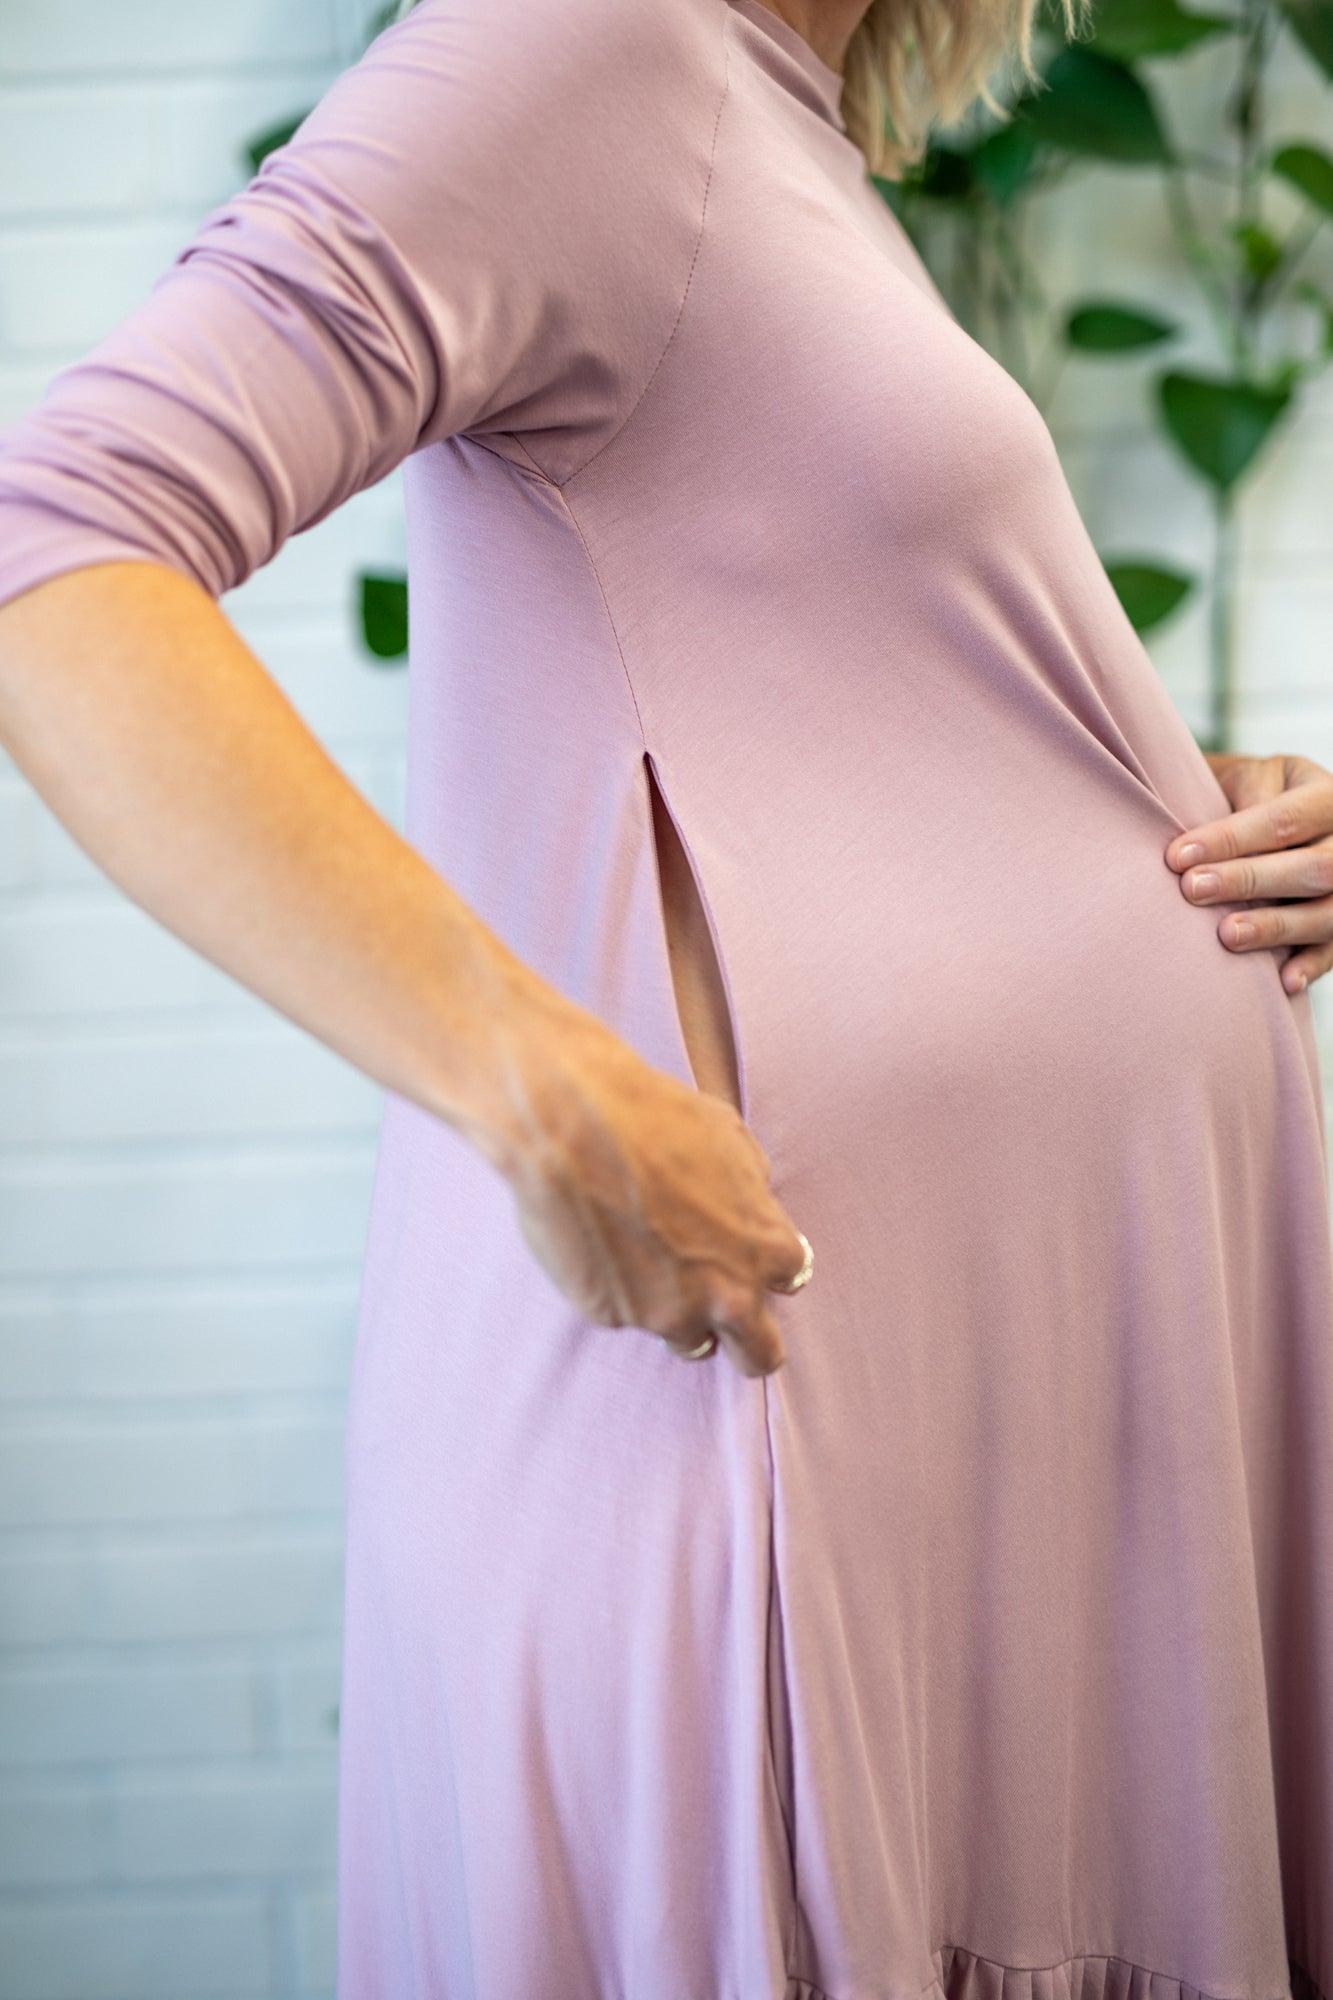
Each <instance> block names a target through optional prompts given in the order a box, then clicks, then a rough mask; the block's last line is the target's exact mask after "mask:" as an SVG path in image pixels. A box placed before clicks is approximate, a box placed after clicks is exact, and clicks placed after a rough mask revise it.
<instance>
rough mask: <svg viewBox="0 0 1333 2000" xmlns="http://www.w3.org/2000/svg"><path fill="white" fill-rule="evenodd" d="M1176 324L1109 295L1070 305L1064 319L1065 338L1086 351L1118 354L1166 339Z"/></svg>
mask: <svg viewBox="0 0 1333 2000" xmlns="http://www.w3.org/2000/svg"><path fill="white" fill-rule="evenodd" d="M1179 330H1180V329H1179V328H1178V327H1177V326H1176V325H1175V324H1174V323H1173V322H1172V321H1171V320H1169V319H1159V318H1158V317H1157V315H1156V314H1155V313H1147V312H1142V311H1140V309H1139V308H1138V307H1137V306H1118V305H1116V304H1115V303H1114V301H1113V300H1109V299H1089V300H1086V301H1085V302H1084V304H1082V305H1081V306H1074V307H1073V308H1072V309H1071V311H1070V313H1069V317H1068V319H1067V320H1066V321H1065V339H1066V340H1067V341H1068V342H1069V345H1070V346H1071V347H1076V348H1079V349H1080V350H1081V351H1082V352H1083V353H1086V354H1121V353H1123V352H1124V351H1125V350H1126V349H1127V348H1134V347H1154V346H1156V344H1157V342H1158V341H1159V340H1170V339H1171V338H1172V336H1173V335H1174V334H1176V333H1178V332H1179Z"/></svg>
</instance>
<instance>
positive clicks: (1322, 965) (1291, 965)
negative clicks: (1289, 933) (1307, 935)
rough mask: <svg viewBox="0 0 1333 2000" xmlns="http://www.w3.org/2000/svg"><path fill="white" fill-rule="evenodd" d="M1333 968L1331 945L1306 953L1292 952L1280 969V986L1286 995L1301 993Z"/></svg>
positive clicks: (1314, 948) (1332, 945) (1318, 946)
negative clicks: (1284, 989)
mask: <svg viewBox="0 0 1333 2000" xmlns="http://www.w3.org/2000/svg"><path fill="white" fill-rule="evenodd" d="M1331 967H1333V944H1321V945H1317V946H1313V947H1311V948H1310V949H1309V950H1308V951H1293V953H1292V954H1291V957H1290V958H1289V959H1288V960H1287V961H1286V963H1285V964H1284V966H1283V967H1282V984H1283V985H1284V986H1285V987H1286V989H1287V991H1288V993H1303V992H1304V991H1305V989H1306V987H1307V986H1309V985H1310V984H1311V983H1312V982H1313V981H1314V980H1316V979H1322V978H1323V976H1324V974H1325V973H1326V972H1327V971H1329V969H1330V968H1331Z"/></svg>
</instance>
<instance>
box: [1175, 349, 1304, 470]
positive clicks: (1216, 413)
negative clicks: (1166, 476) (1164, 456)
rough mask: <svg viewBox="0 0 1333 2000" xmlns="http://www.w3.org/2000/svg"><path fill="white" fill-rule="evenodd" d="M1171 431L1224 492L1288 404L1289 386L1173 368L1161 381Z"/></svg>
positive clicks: (1185, 452) (1194, 463)
mask: <svg viewBox="0 0 1333 2000" xmlns="http://www.w3.org/2000/svg"><path fill="white" fill-rule="evenodd" d="M1157 392H1158V398H1159V401H1160V405H1161V411H1162V419H1163V422H1164V423H1165V425H1166V428H1167V431H1168V433H1169V434H1170V436H1171V437H1172V438H1173V439H1174V441H1175V443H1176V444H1177V445H1178V446H1179V448H1180V450H1181V451H1182V452H1183V453H1184V455H1185V457H1186V458H1187V459H1188V460H1189V462H1190V464H1191V465H1192V466H1193V467H1194V468H1195V470H1196V471H1198V472H1201V473H1202V474H1203V476H1204V478H1205V479H1207V480H1208V481H1210V483H1211V484H1212V485H1214V486H1215V487H1217V489H1218V490H1219V492H1223V493H1225V492H1226V491H1227V490H1228V488H1230V487H1232V486H1234V485H1235V483H1236V481H1237V480H1238V479H1239V478H1240V475H1241V474H1242V472H1244V470H1245V468H1246V467H1247V466H1248V465H1249V463H1250V461H1251V459H1252V458H1253V457H1254V455H1255V453H1256V452H1257V451H1258V449H1259V447H1260V446H1261V445H1262V444H1263V442H1264V440H1265V439H1266V438H1267V436H1268V434H1269V432H1270V431H1271V430H1272V428H1273V425H1274V424H1275V423H1276V422H1277V420H1278V418H1279V417H1280V416H1281V415H1282V412H1283V411H1284V410H1285V409H1286V407H1287V404H1288V403H1289V402H1290V401H1291V390H1290V389H1289V388H1285V387H1282V386H1281V385H1279V386H1277V387H1273V386H1270V385H1268V384H1265V383H1260V382H1246V381H1240V380H1227V379H1224V378H1222V377H1218V376H1209V375H1189V374H1186V373H1184V372H1183V371H1182V370H1172V371H1171V372H1169V373H1167V374H1165V375H1163V376H1161V377H1160V378H1159V380H1158V384H1157Z"/></svg>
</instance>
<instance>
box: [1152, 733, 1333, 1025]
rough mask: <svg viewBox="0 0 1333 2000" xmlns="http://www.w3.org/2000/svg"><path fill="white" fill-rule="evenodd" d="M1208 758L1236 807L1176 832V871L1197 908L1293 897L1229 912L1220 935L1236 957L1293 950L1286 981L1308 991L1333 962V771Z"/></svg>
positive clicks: (1296, 761) (1290, 762) (1172, 847)
mask: <svg viewBox="0 0 1333 2000" xmlns="http://www.w3.org/2000/svg"><path fill="white" fill-rule="evenodd" d="M1204 755H1205V756H1206V757H1207V759H1208V762H1209V764H1210V765H1211V766H1212V770H1213V775H1214V777H1215V778H1216V779H1217V781H1218V783H1219V784H1220V785H1221V787H1222V790H1223V791H1224V792H1225V793H1226V795H1227V797H1228V798H1229V799H1230V801H1231V803H1232V805H1233V806H1235V808H1236V810H1235V812H1233V813H1229V814H1228V815H1227V817H1226V818H1225V819H1211V820H1206V821H1204V822H1203V824H1201V825H1199V826H1195V827H1190V828H1189V829H1188V830H1187V831H1186V832H1184V833H1178V834H1176V835H1175V837H1174V838H1173V839H1172V840H1171V841H1169V842H1168V844H1167V848H1166V860H1167V865H1168V866H1169V867H1171V868H1175V869H1177V870H1180V871H1181V875H1180V886H1181V889H1182V890H1183V892H1184V894H1185V895H1186V896H1188V897H1189V900H1190V901H1191V902H1192V903H1226V902H1250V901H1253V900H1255V899H1256V898H1260V897H1277V898H1291V899H1293V900H1290V901H1281V902H1280V903H1279V906H1278V907H1277V908H1271V907H1265V908H1262V909H1257V910H1251V911H1244V912H1242V911H1239V910H1234V911H1228V912H1227V915H1226V916H1225V917H1224V918H1223V919H1222V922H1221V924H1220V925H1219V926H1218V932H1217V934H1218V936H1219V937H1220V938H1221V940H1222V942H1223V944H1225V945H1226V946H1227V947H1228V948H1229V949H1231V950H1234V951H1263V950H1266V949H1268V950H1271V949H1272V947H1273V946H1274V945H1280V946H1281V945H1290V946H1291V947H1292V951H1291V956H1290V957H1289V958H1288V959H1287V960H1286V961H1285V963H1284V964H1283V967H1282V984H1283V985H1284V986H1285V987H1286V989H1287V991H1288V993H1299V992H1300V991H1301V990H1302V988H1304V987H1306V986H1308V985H1309V984H1310V982H1311V981H1312V980H1315V979H1319V978H1321V977H1322V975H1323V974H1324V973H1325V972H1327V971H1328V970H1329V968H1330V966H1333V772H1329V771H1326V770H1325V769H1324V767H1323V765H1322V764H1316V763H1314V762H1313V761H1312V760H1311V759H1310V758H1309V757H1250V756H1243V755H1241V754H1240V753H1239V752H1232V751H1217V752H1211V751H1205V752H1204ZM1297 947H1300V948H1299V949H1297Z"/></svg>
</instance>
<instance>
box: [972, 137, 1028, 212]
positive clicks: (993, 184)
mask: <svg viewBox="0 0 1333 2000" xmlns="http://www.w3.org/2000/svg"><path fill="white" fill-rule="evenodd" d="M1040 150H1041V149H1040V147H1039V145H1038V143H1037V135H1036V133H1035V132H1034V131H1033V130H1032V128H1031V127H1030V126H1029V125H1025V124H1023V123H1021V122H1019V121H1015V120H1013V119H1010V120H1009V121H1008V123H1007V124H1004V125H1000V126H998V127H997V128H996V130H995V131H994V132H988V133H987V135H986V137H985V138H984V139H982V140H981V141H979V143H978V144H977V145H975V146H974V147H973V148H972V155H971V159H972V173H973V176H974V178H975V180H976V182H977V185H978V187H980V188H982V189H983V190H984V191H985V192H986V193H987V194H988V195H989V196H990V197H991V200H992V201H997V202H999V203H1000V204H1001V205H1002V206H1003V204H1004V203H1005V202H1008V201H1012V200H1013V198H1014V196H1015V195H1016V194H1018V193H1020V192H1021V190H1022V189H1023V188H1024V187H1025V186H1026V185H1027V183H1028V181H1029V180H1030V179H1031V178H1032V173H1033V169H1034V167H1035V165H1036V161H1037V157H1038V154H1039V152H1040Z"/></svg>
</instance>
